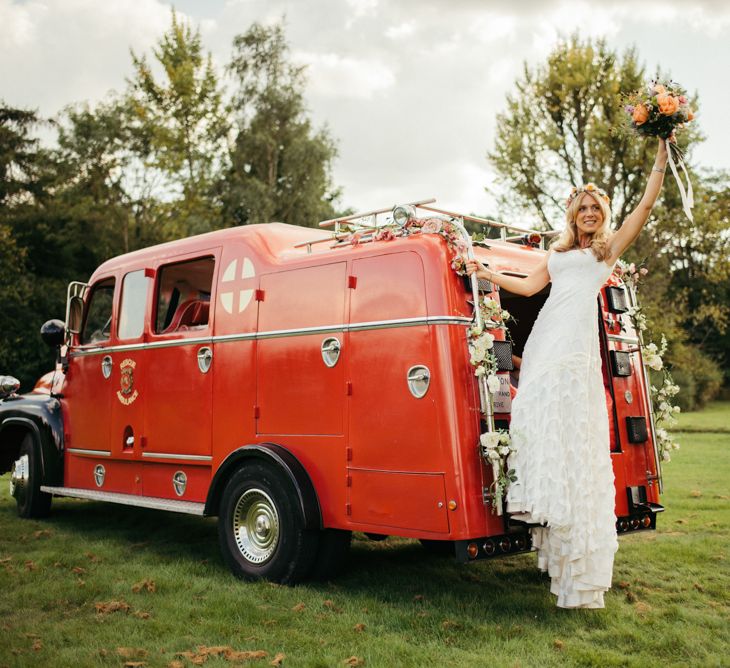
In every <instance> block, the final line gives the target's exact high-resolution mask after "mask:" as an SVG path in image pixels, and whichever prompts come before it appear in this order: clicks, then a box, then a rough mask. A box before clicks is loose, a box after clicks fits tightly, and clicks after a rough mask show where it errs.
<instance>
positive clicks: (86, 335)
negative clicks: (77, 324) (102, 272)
mask: <svg viewBox="0 0 730 668" xmlns="http://www.w3.org/2000/svg"><path fill="white" fill-rule="evenodd" d="M113 302H114V279H113V278H108V279H106V280H104V281H101V282H100V283H97V284H96V285H95V286H94V287H93V288H92V289H91V296H90V297H89V307H88V308H87V310H86V321H85V322H84V329H83V331H82V332H81V343H82V344H84V343H99V342H101V341H108V340H109V335H110V334H111V330H112V303H113Z"/></svg>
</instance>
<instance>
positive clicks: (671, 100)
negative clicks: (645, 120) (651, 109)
mask: <svg viewBox="0 0 730 668" xmlns="http://www.w3.org/2000/svg"><path fill="white" fill-rule="evenodd" d="M656 101H657V104H658V105H659V113H660V114H664V115H665V116H671V115H672V114H674V113H675V112H676V111H677V109H679V98H677V97H674V96H673V95H669V94H668V93H663V94H661V95H657V96H656Z"/></svg>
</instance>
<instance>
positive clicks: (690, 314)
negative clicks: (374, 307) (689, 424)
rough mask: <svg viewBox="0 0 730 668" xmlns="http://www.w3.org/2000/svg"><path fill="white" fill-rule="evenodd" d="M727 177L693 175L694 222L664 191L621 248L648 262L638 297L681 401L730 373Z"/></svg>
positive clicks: (700, 399)
mask: <svg viewBox="0 0 730 668" xmlns="http://www.w3.org/2000/svg"><path fill="white" fill-rule="evenodd" d="M729 177H730V174H728V173H727V172H717V173H704V174H700V175H699V176H697V175H695V176H693V177H692V178H693V181H694V185H695V209H694V219H695V221H694V223H692V222H690V221H689V220H688V219H687V217H686V216H685V215H684V212H683V211H682V207H681V202H680V198H679V194H678V193H677V192H676V190H668V191H665V195H664V198H663V201H662V203H661V204H660V205H659V207H657V210H656V216H654V217H652V218H651V219H650V220H649V222H648V224H647V227H646V230H645V231H644V232H643V233H642V234H641V236H639V238H638V239H637V241H636V242H635V244H634V246H633V247H632V248H631V249H630V250H629V252H628V253H627V258H628V259H630V260H632V261H635V262H644V261H647V263H648V265H649V267H650V273H649V275H648V277H647V279H648V281H647V286H646V288H645V289H644V290H642V297H643V301H644V302H645V306H646V307H647V310H648V312H649V316H650V319H651V320H652V322H653V323H654V325H653V326H654V329H655V330H656V333H657V334H658V333H659V332H660V331H666V332H667V337H668V339H669V341H670V344H671V345H670V349H669V353H668V361H669V363H670V364H671V365H672V367H673V373H674V375H675V377H676V380H677V381H678V382H679V383H680V384H681V385H684V387H685V390H689V391H685V392H684V393H683V396H682V397H680V398H681V399H682V401H683V407H684V408H694V407H696V406H702V405H703V404H704V403H705V402H706V401H708V400H709V399H711V398H712V397H713V396H714V395H715V394H716V393H717V390H718V389H719V387H720V385H721V383H722V382H723V381H724V382H725V383H727V382H728V381H729V380H730V375H729V374H730V370H729V369H728V366H729V365H728V363H729V362H730V357H729V355H728V351H729V350H730V331H729V330H730V327H729V326H730V288H729V287H728V286H729V285H730V234H729V231H730V214H729V213H728V212H730V187H728V185H727V184H728V182H729ZM655 338H658V337H657V336H656V334H655ZM723 370H724V373H725V375H724V377H723Z"/></svg>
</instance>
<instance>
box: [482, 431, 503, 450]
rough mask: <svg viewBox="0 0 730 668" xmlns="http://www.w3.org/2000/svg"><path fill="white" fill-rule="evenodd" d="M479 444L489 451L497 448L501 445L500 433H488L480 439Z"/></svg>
mask: <svg viewBox="0 0 730 668" xmlns="http://www.w3.org/2000/svg"><path fill="white" fill-rule="evenodd" d="M479 442H480V443H481V444H482V447H485V448H487V449H490V448H495V447H497V444H498V443H499V432H496V431H491V432H486V433H484V434H482V435H481V436H480V437H479Z"/></svg>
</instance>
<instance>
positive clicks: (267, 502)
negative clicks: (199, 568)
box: [233, 489, 280, 564]
mask: <svg viewBox="0 0 730 668" xmlns="http://www.w3.org/2000/svg"><path fill="white" fill-rule="evenodd" d="M279 535H280V534H279V514H278V512H277V510H276V506H275V505H274V502H273V501H272V499H271V497H270V496H269V495H268V494H267V493H266V492H264V491H263V490H260V489H249V490H247V491H246V492H244V493H243V494H242V495H241V497H240V498H239V499H238V503H237V504H236V508H235V510H234V512H233V536H234V537H235V540H236V545H238V549H239V551H240V552H241V555H242V556H243V557H244V559H246V560H247V561H250V562H251V563H254V564H261V563H263V562H265V561H266V560H267V559H270V558H271V556H272V555H273V554H274V552H275V551H276V546H277V545H278V544H279Z"/></svg>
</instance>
